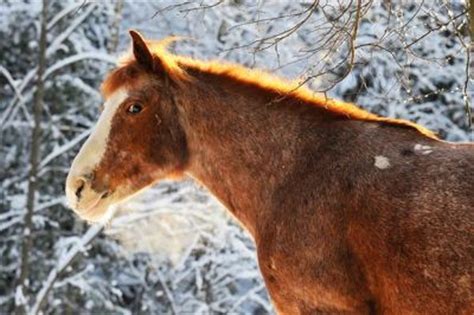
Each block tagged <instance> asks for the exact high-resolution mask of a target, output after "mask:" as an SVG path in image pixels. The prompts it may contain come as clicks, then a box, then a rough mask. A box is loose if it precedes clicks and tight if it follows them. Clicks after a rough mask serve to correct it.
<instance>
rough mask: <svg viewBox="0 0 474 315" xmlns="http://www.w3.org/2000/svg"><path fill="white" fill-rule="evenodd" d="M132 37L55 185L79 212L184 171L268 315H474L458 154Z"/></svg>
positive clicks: (469, 182)
mask: <svg viewBox="0 0 474 315" xmlns="http://www.w3.org/2000/svg"><path fill="white" fill-rule="evenodd" d="M130 34H131V36H132V39H133V54H131V56H130V57H129V58H128V59H127V60H124V61H123V62H122V64H121V65H120V66H119V67H118V68H117V69H115V70H113V71H112V72H111V73H110V74H109V76H108V77H107V78H106V80H105V82H104V83H103V85H102V93H103V96H104V98H105V100H106V101H105V105H104V109H103V112H102V113H101V115H100V118H99V120H98V123H97V125H96V126H95V128H94V129H93V131H92V134H91V135H90V137H89V139H88V140H87V141H86V142H85V144H84V145H83V147H82V149H81V150H80V152H79V154H78V155H77V157H76V158H75V160H74V162H73V164H72V167H71V170H70V173H69V176H68V179H67V185H66V195H67V198H68V202H69V203H70V205H71V207H72V208H73V209H74V211H76V212H77V213H78V215H79V216H81V217H82V218H84V219H87V220H90V221H95V220H98V219H100V218H101V217H102V216H103V215H104V213H105V212H106V210H107V207H108V206H110V205H112V204H115V203H117V202H120V201H122V200H124V199H125V198H127V197H129V196H131V195H133V194H135V193H136V192H138V191H139V190H142V189H144V188H146V187H148V186H150V185H152V184H153V183H155V182H156V181H158V180H160V179H162V178H166V177H170V176H173V177H174V176H179V175H181V174H184V175H189V176H191V177H192V178H194V179H196V180H197V181H199V182H200V183H202V184H203V185H204V186H205V187H207V188H208V189H209V191H210V192H211V193H212V194H213V195H214V196H216V197H217V198H218V199H219V200H220V201H221V202H222V203H223V204H224V205H225V207H226V208H227V209H228V210H229V211H230V212H231V213H232V214H233V215H234V216H235V217H236V218H237V219H238V220H239V221H240V222H241V223H242V225H243V226H244V227H245V228H246V229H247V230H248V232H249V233H250V234H251V235H252V237H253V239H254V240H255V243H256V246H257V252H258V260H259V266H260V270H261V272H262V275H263V277H264V279H265V284H266V287H267V289H268V291H269V293H270V295H271V298H272V300H273V303H274V305H275V308H276V309H277V311H278V312H279V313H281V314H376V313H380V314H473V313H474V292H473V291H474V282H473V281H474V279H473V276H474V194H473V189H474V187H473V184H474V148H473V147H472V146H471V145H469V144H455V143H448V142H444V141H441V140H438V139H437V138H436V136H435V135H433V134H432V133H431V132H430V131H428V130H426V129H424V128H423V127H421V126H418V125H416V124H414V123H410V122H408V121H402V120H394V119H389V118H384V117H378V116H376V115H373V114H370V113H368V112H366V111H363V110H361V109H359V108H358V107H356V106H354V105H352V104H347V103H343V102H338V101H331V100H328V99H325V98H323V97H318V96H315V95H314V94H313V93H311V92H309V91H308V90H306V89H304V88H300V89H296V88H295V87H296V86H295V83H291V82H285V81H283V80H281V79H277V78H274V77H272V76H270V75H269V74H265V73H263V72H258V71H255V70H250V69H247V68H244V67H241V66H238V65H231V64H225V63H219V62H204V61H197V60H193V59H190V58H184V57H180V56H175V55H171V54H170V53H168V52H166V50H165V48H164V45H162V43H160V42H151V41H145V40H144V39H143V38H142V37H141V35H139V34H138V33H137V32H134V31H131V32H130ZM471 196H472V197H471Z"/></svg>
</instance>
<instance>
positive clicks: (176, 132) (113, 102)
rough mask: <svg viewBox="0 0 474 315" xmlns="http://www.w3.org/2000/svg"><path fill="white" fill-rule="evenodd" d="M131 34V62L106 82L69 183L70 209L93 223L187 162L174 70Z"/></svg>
mask: <svg viewBox="0 0 474 315" xmlns="http://www.w3.org/2000/svg"><path fill="white" fill-rule="evenodd" d="M130 34H131V36H132V41H133V58H132V59H131V60H129V61H128V62H127V63H126V64H125V65H123V66H121V67H119V68H117V69H115V70H114V71H112V72H111V73H110V74H109V76H108V77H107V79H106V80H105V81H104V83H103V85H102V92H103V95H104V98H105V104H104V106H103V111H102V113H101V114H100V117H99V120H98V122H97V124H96V126H95V127H94V129H93V130H92V133H91V135H90V136H89V138H88V139H87V141H86V142H85V143H84V145H83V146H82V148H81V150H80V152H79V154H78V155H77V156H76V158H75V159H74V161H73V163H72V166H71V169H70V171H69V175H68V178H67V182H66V196H67V200H68V203H69V205H70V206H71V208H72V209H73V210H74V211H76V212H77V213H78V214H79V216H81V217H82V218H84V219H87V220H90V221H97V220H98V219H100V218H101V217H102V216H103V215H104V214H105V212H106V210H107V208H108V207H109V206H110V205H112V204H115V203H117V202H120V201H122V200H124V199H125V198H127V197H129V196H131V195H133V194H135V193H136V192H138V191H139V190H141V189H143V188H145V187H147V186H149V185H151V184H152V183H154V182H155V181H157V180H158V179H161V178H164V177H166V176H169V175H172V174H176V173H180V172H182V171H183V169H184V167H185V165H186V162H187V144H186V137H185V134H184V131H183V128H182V126H181V125H180V122H179V119H178V110H177V108H176V106H175V105H176V104H175V102H174V98H173V95H172V91H171V89H172V87H174V86H175V85H174V83H173V80H172V78H171V75H170V73H169V72H170V66H169V65H167V64H166V63H165V62H166V61H165V60H163V58H161V57H160V56H158V55H157V54H154V53H153V52H152V51H151V50H150V48H149V46H147V43H145V41H144V40H143V38H142V37H141V36H140V35H139V34H138V33H136V32H133V31H131V32H130ZM171 70H172V69H171Z"/></svg>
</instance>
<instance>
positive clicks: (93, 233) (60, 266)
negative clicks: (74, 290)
mask: <svg viewBox="0 0 474 315" xmlns="http://www.w3.org/2000/svg"><path fill="white" fill-rule="evenodd" d="M114 213H115V209H114V208H111V209H109V212H108V214H107V217H106V218H104V220H103V221H102V222H100V223H98V224H95V225H92V226H91V227H90V228H89V230H87V232H86V233H85V234H84V235H83V236H82V237H81V239H80V240H79V241H78V242H77V244H76V245H75V246H74V247H72V248H71V249H70V250H68V251H67V252H66V253H65V254H64V255H62V256H61V257H60V258H59V260H58V262H57V264H56V266H55V267H54V268H53V269H52V270H51V271H50V273H49V275H48V278H47V279H46V281H45V282H44V283H43V286H42V287H41V290H40V291H39V293H38V295H37V296H36V300H35V303H34V305H33V307H32V308H31V313H30V314H33V315H36V314H38V313H39V311H40V310H41V307H42V306H43V304H44V302H45V301H46V298H47V296H48V293H49V291H50V290H51V288H52V287H53V285H54V283H55V282H56V280H57V279H58V278H59V276H60V275H61V273H62V272H63V271H64V270H65V269H66V268H67V267H68V266H69V265H70V264H71V263H72V261H73V260H74V258H76V257H77V256H78V255H79V254H80V253H82V252H84V251H86V247H87V245H89V244H90V243H91V242H92V241H93V240H94V239H95V238H96V237H97V236H98V235H99V234H100V232H102V230H103V229H104V226H105V225H106V224H107V223H108V221H109V220H110V218H112V217H113V215H114Z"/></svg>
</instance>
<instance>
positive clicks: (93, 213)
mask: <svg viewBox="0 0 474 315" xmlns="http://www.w3.org/2000/svg"><path fill="white" fill-rule="evenodd" d="M110 207H111V205H108V204H102V203H98V204H97V205H95V206H93V207H91V208H89V209H87V210H82V211H77V210H76V211H74V212H75V213H76V214H77V215H78V216H79V217H80V218H81V219H82V220H85V221H88V222H90V223H100V222H103V221H107V220H108V219H109V217H110V215H109V212H110Z"/></svg>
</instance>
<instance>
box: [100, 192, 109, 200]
mask: <svg viewBox="0 0 474 315" xmlns="http://www.w3.org/2000/svg"><path fill="white" fill-rule="evenodd" d="M109 195H110V192H109V191H108V190H107V191H106V192H105V193H103V194H102V196H100V198H101V199H105V198H107V197H108V196H109Z"/></svg>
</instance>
